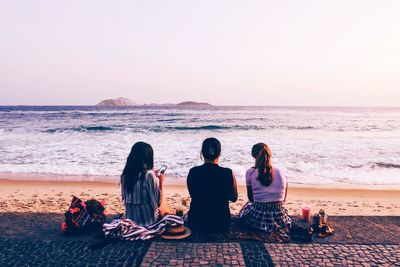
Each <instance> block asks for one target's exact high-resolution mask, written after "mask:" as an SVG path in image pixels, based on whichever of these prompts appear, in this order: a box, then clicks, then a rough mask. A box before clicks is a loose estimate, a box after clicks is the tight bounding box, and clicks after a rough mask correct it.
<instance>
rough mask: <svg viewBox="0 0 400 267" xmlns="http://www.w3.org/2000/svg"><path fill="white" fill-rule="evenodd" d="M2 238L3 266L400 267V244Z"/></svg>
mask: <svg viewBox="0 0 400 267" xmlns="http://www.w3.org/2000/svg"><path fill="white" fill-rule="evenodd" d="M91 244H92V243H90V242H87V241H43V240H22V239H11V238H0V266H140V265H141V266H144V267H146V266H400V245H355V244H352V245H348V244H315V243H314V244H264V243H260V242H241V243H236V242H235V243H182V242H152V243H151V242H122V241H120V242H116V243H112V244H109V245H108V246H106V247H103V248H100V249H98V250H92V249H90V245H91Z"/></svg>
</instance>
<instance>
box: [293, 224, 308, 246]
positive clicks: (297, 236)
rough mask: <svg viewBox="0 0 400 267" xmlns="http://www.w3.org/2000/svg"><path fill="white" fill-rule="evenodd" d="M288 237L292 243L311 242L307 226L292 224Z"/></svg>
mask: <svg viewBox="0 0 400 267" xmlns="http://www.w3.org/2000/svg"><path fill="white" fill-rule="evenodd" d="M290 237H291V238H292V240H293V241H297V242H301V243H308V242H311V241H312V232H310V230H309V228H308V226H307V227H305V226H301V225H297V224H292V227H291V228H290Z"/></svg>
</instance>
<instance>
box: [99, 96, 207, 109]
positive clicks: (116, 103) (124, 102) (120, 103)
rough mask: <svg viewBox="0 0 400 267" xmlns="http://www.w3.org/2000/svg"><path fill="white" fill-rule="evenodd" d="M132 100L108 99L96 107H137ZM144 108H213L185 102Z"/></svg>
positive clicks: (202, 104) (200, 103) (199, 103)
mask: <svg viewBox="0 0 400 267" xmlns="http://www.w3.org/2000/svg"><path fill="white" fill-rule="evenodd" d="M137 105H138V104H136V103H135V102H133V101H132V100H130V99H128V98H125V97H119V98H117V99H106V100H103V101H101V102H100V103H98V104H97V105H96V106H103V107H110V106H137ZM143 106H177V107H211V106H212V105H211V104H209V103H202V102H194V101H184V102H181V103H178V104H155V103H151V104H143Z"/></svg>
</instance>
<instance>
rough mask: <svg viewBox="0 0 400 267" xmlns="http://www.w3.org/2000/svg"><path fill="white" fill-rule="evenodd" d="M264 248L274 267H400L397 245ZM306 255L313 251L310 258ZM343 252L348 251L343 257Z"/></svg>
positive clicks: (266, 246) (399, 254) (270, 246)
mask: <svg viewBox="0 0 400 267" xmlns="http://www.w3.org/2000/svg"><path fill="white" fill-rule="evenodd" d="M284 246H285V247H284V248H285V249H284V250H282V248H283V247H282V244H265V248H266V250H267V251H268V253H269V254H270V256H271V259H272V262H273V264H275V265H277V266H285V265H289V266H292V265H296V266H298V263H299V262H301V263H302V264H306V265H307V264H309V265H317V266H343V265H351V266H371V265H388V266H400V245H337V244H324V245H321V244H303V245H298V244H285V245H284ZM307 251H312V252H313V253H311V254H309V253H307ZM345 251H349V253H346V252H345Z"/></svg>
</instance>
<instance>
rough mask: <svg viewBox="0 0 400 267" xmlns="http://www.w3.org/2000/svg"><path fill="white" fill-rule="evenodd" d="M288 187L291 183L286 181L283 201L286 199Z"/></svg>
mask: <svg viewBox="0 0 400 267" xmlns="http://www.w3.org/2000/svg"><path fill="white" fill-rule="evenodd" d="M288 187H289V183H286V189H285V198H284V199H283V202H285V201H286V197H287V190H288Z"/></svg>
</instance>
